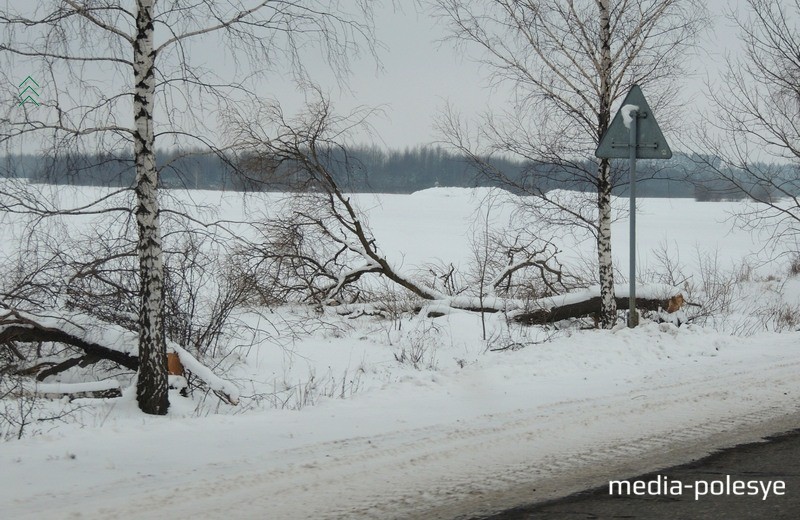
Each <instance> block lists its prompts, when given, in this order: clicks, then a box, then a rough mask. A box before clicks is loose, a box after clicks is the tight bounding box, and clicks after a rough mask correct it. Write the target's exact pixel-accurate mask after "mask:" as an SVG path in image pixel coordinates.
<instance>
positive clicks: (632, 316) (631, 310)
mask: <svg viewBox="0 0 800 520" xmlns="http://www.w3.org/2000/svg"><path fill="white" fill-rule="evenodd" d="M629 114H630V116H631V135H630V141H629V147H630V150H629V151H630V161H631V164H630V170H631V205H630V213H631V214H630V221H631V230H630V235H631V236H630V238H631V244H630V248H631V251H630V255H631V260H630V267H631V271H630V276H629V283H630V293H629V297H630V300H629V304H628V327H630V328H633V327H636V326H637V325H638V324H639V314H638V313H637V312H636V148H637V146H638V144H639V143H638V141H637V133H636V126H637V122H638V121H637V120H638V119H639V111H638V110H631V111H630V112H629Z"/></svg>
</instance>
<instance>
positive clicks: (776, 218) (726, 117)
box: [697, 0, 800, 252]
mask: <svg viewBox="0 0 800 520" xmlns="http://www.w3.org/2000/svg"><path fill="white" fill-rule="evenodd" d="M744 7H745V8H744V9H742V11H740V12H739V13H737V15H736V16H733V22H734V23H735V25H736V26H737V27H738V30H739V37H740V39H741V42H742V50H741V52H740V53H739V54H738V55H736V56H733V57H728V58H727V59H726V71H725V73H724V75H723V76H722V78H721V81H720V82H719V84H718V85H717V86H716V87H715V88H712V92H711V95H712V99H713V102H714V105H715V110H713V111H712V112H711V113H710V114H709V117H708V118H707V120H706V121H705V128H704V132H703V134H702V135H701V139H700V144H701V147H702V148H703V150H702V151H703V152H705V153H706V154H708V153H710V154H711V157H713V158H714V159H711V158H709V159H708V160H706V161H705V162H704V165H703V166H705V169H706V171H711V172H712V173H713V174H714V175H713V176H714V177H716V178H717V179H722V180H723V181H725V182H726V183H727V184H728V185H730V186H731V187H733V188H735V189H737V190H739V191H741V192H744V193H745V194H747V196H748V197H749V198H750V200H751V201H753V202H755V205H754V206H752V207H750V208H749V209H747V210H745V211H744V212H742V213H741V214H740V215H739V216H740V217H741V223H743V224H744V225H747V226H751V227H752V228H753V229H757V230H760V231H766V232H767V233H768V239H769V240H770V241H772V242H773V243H774V244H775V245H777V243H778V242H780V243H781V249H784V250H785V246H786V245H787V244H791V245H790V247H793V248H794V250H795V252H798V251H800V244H798V242H799V241H800V0H791V1H785V2H772V1H767V0H746V2H745V6H744ZM697 157H698V158H701V159H702V158H703V157H708V156H707V155H698V156H697ZM715 159H716V160H715Z"/></svg>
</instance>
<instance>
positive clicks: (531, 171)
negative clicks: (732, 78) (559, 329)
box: [431, 0, 704, 328]
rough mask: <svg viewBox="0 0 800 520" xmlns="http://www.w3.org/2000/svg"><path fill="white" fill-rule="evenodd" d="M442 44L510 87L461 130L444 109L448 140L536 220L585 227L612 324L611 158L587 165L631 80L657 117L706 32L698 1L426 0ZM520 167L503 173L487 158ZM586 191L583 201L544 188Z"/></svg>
mask: <svg viewBox="0 0 800 520" xmlns="http://www.w3.org/2000/svg"><path fill="white" fill-rule="evenodd" d="M431 2H432V4H433V6H434V9H435V12H436V14H437V15H438V16H439V17H441V18H442V19H444V20H445V21H447V22H448V25H449V38H450V39H452V40H453V41H454V42H455V43H456V45H457V46H459V47H463V48H464V49H465V51H466V52H469V53H470V55H472V56H475V59H476V61H478V62H479V63H480V64H481V65H482V67H483V69H484V70H485V71H487V72H488V74H489V76H490V78H491V79H490V83H491V85H492V86H499V85H503V84H505V85H510V86H511V87H512V92H513V94H512V99H511V100H510V108H509V109H508V110H506V111H503V112H495V113H486V114H484V115H483V117H482V118H481V120H480V122H479V125H478V126H479V130H478V131H477V132H474V133H470V131H469V129H468V126H467V125H465V123H464V122H463V121H462V120H461V118H460V117H459V115H458V114H456V113H454V112H453V111H451V110H448V111H447V112H446V113H445V114H444V116H443V117H442V118H441V121H440V123H439V126H440V130H441V132H442V133H443V134H444V135H445V138H446V140H447V141H449V142H450V143H451V144H452V145H454V146H455V147H456V148H457V149H459V150H460V151H462V152H464V153H466V154H467V155H468V156H469V157H471V158H472V159H473V162H474V163H475V164H477V165H478V167H479V168H480V170H481V171H482V172H483V173H484V174H486V175H488V176H490V177H492V178H493V179H494V180H495V181H496V182H499V183H500V184H502V185H505V186H507V187H509V188H510V189H512V190H513V191H515V192H518V193H524V194H527V195H533V196H534V202H533V203H532V204H531V205H530V206H529V207H528V208H527V209H528V210H530V211H532V213H533V216H534V217H535V218H537V219H539V220H541V221H547V222H550V223H558V224H565V223H566V224H574V225H578V226H580V227H582V228H583V229H585V230H588V231H589V232H590V233H591V234H592V235H593V237H594V239H595V241H596V246H597V265H598V281H599V283H600V288H601V296H602V306H601V312H600V316H599V323H600V325H601V326H602V327H604V328H610V327H612V326H613V325H614V323H615V321H616V315H617V313H616V304H615V299H614V298H615V295H614V267H613V263H612V254H611V222H612V207H611V200H612V199H611V192H612V189H613V188H614V186H616V185H619V184H620V183H621V182H623V181H622V176H621V172H620V171H619V170H618V169H614V168H613V167H612V166H613V165H612V163H611V161H609V160H608V159H601V160H599V161H595V160H593V159H592V157H593V155H594V154H593V152H594V149H595V148H596V146H597V143H598V142H599V139H600V137H601V136H602V135H603V134H604V133H605V131H606V130H607V129H608V126H609V124H610V122H611V116H612V106H613V104H614V102H615V101H618V100H619V99H620V98H621V97H622V96H624V95H625V93H626V92H627V91H628V89H629V88H630V86H631V85H632V84H634V83H637V84H639V85H641V86H643V87H644V88H645V90H646V91H647V95H648V99H649V100H650V101H651V103H650V104H651V106H653V107H654V110H656V111H657V112H658V113H659V122H661V121H662V120H665V119H667V114H666V113H665V108H666V107H667V105H668V102H669V101H670V100H671V99H672V98H673V97H674V96H675V91H676V83H675V81H674V80H675V79H676V78H678V77H680V75H681V74H682V73H683V72H684V71H685V68H684V67H683V64H684V62H683V61H682V57H683V53H684V52H685V51H686V50H687V48H688V47H689V46H690V45H691V44H692V43H693V39H694V38H695V37H696V36H697V35H698V34H699V32H700V31H701V29H702V28H703V26H704V7H703V5H702V3H701V2H699V1H696V0H569V1H565V0H489V1H487V0H431ZM495 154H500V155H504V156H508V155H511V156H515V157H518V158H522V159H524V160H526V161H527V163H528V164H529V165H530V167H529V168H528V171H527V172H525V174H524V175H522V176H513V177H512V176H510V175H508V174H506V173H504V172H501V171H498V170H497V169H496V168H493V167H492V166H491V164H490V162H489V161H487V160H486V158H487V157H491V156H492V155H495ZM587 184H588V185H591V186H593V188H594V195H593V198H592V199H587V197H585V196H584V195H583V194H580V193H577V192H571V193H570V192H564V191H552V188H553V187H560V188H566V189H570V188H573V189H574V188H576V187H582V186H586V185H587Z"/></svg>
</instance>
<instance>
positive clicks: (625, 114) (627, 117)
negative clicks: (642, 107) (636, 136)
mask: <svg viewBox="0 0 800 520" xmlns="http://www.w3.org/2000/svg"><path fill="white" fill-rule="evenodd" d="M638 110H639V105H625V106H624V107H622V108H620V109H619V111H620V113H621V114H622V122H623V123H624V124H625V128H630V127H631V121H633V113H634V112H637V111H638Z"/></svg>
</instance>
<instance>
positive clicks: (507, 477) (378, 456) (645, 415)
mask: <svg viewBox="0 0 800 520" xmlns="http://www.w3.org/2000/svg"><path fill="white" fill-rule="evenodd" d="M799 368H800V362H797V363H780V364H775V365H770V366H767V367H755V368H751V369H750V370H742V371H738V372H735V373H729V374H726V375H723V376H720V377H717V378H716V380H715V382H716V389H715V390H713V391H709V390H708V381H707V377H699V378H695V379H694V380H689V381H686V380H682V381H677V382H672V383H662V384H656V385H654V386H652V387H650V388H648V389H647V391H646V392H645V393H644V394H645V397H644V398H642V397H641V396H642V394H643V391H642V390H641V389H636V390H633V391H625V392H620V393H616V394H612V395H605V396H598V397H594V398H582V399H575V400H564V401H560V402H557V403H553V404H548V405H542V406H537V407H532V408H530V409H524V410H514V411H510V412H504V413H497V414H486V415H481V416H477V417H472V418H469V419H468V420H464V421H460V422H458V423H455V424H454V423H450V424H442V425H435V426H429V427H425V428H418V429H412V430H406V431H398V432H392V433H387V434H384V435H377V436H371V437H355V438H350V439H345V440H338V441H331V442H325V443H318V444H313V445H309V446H304V447H300V448H294V449H290V450H282V451H276V452H271V453H269V454H268V458H266V457H265V458H262V459H261V460H249V461H248V463H249V464H248V467H250V468H253V467H254V466H259V465H261V464H263V468H262V469H257V470H253V469H251V470H249V471H241V470H237V469H236V461H233V462H232V464H231V465H230V466H228V467H227V468H216V469H215V468H212V467H206V468H201V469H200V470H198V471H197V472H196V474H197V475H203V477H201V479H200V480H196V481H195V480H192V479H179V481H180V484H178V485H177V486H176V485H174V484H173V485H171V486H170V485H168V483H167V482H164V481H163V480H164V479H155V482H153V481H148V479H139V481H138V482H135V483H131V485H129V487H131V488H133V489H134V490H135V493H134V496H133V497H123V499H122V503H120V496H119V493H115V492H114V490H110V491H109V493H110V495H111V496H110V498H109V499H108V500H107V501H106V502H105V503H102V504H95V507H96V509H95V511H94V512H92V511H87V510H86V507H87V505H89V506H91V504H83V505H81V506H80V507H75V508H72V509H71V510H70V509H69V508H67V511H70V512H71V513H74V514H77V515H80V516H77V518H125V519H128V518H152V517H153V516H158V517H165V516H171V515H173V514H174V515H178V514H180V515H188V516H192V517H194V518H220V517H232V518H233V517H236V518H275V519H280V518H287V519H288V518H301V517H308V518H376V519H387V518H453V517H455V516H458V515H467V514H470V513H475V512H480V511H486V512H490V511H492V510H495V509H497V508H500V507H508V506H509V505H516V504H515V501H516V503H520V502H519V501H526V502H531V501H533V500H535V499H537V498H552V497H553V496H555V495H554V494H558V493H562V494H565V492H568V491H569V490H574V489H573V488H575V487H576V486H578V488H582V487H586V484H587V483H591V482H595V481H600V480H599V479H600V475H601V474H602V475H606V476H608V475H610V476H613V477H614V478H619V477H620V476H621V475H619V474H614V473H608V472H610V471H629V474H630V475H632V474H635V473H637V472H638V470H637V469H635V468H638V469H653V468H651V466H652V464H656V463H657V460H659V459H660V458H661V459H663V458H664V456H666V455H669V456H673V454H674V453H677V452H680V451H681V450H685V449H686V448H687V447H690V446H696V447H697V446H698V439H699V440H704V441H706V443H705V444H704V445H703V446H705V447H703V446H700V447H699V448H698V449H699V450H700V452H704V451H708V449H710V448H711V447H712V444H709V443H708V442H707V441H708V440H709V439H711V438H714V437H716V439H712V440H713V441H714V442H716V443H723V444H724V443H725V442H728V441H727V440H726V439H727V438H728V437H730V438H734V437H736V434H737V433H736V432H737V431H739V430H742V429H743V428H746V427H747V426H748V425H753V424H759V423H763V422H765V421H769V420H772V419H775V418H778V417H781V416H785V415H787V414H790V413H794V412H797V405H796V404H795V398H794V396H789V397H785V398H783V399H782V400H780V399H778V401H779V402H776V401H775V398H776V397H779V396H781V395H783V391H784V390H785V391H787V392H791V391H792V390H796V389H798V387H800V385H799V383H800V370H798V369H799ZM648 377H649V376H648ZM736 386H742V387H745V388H747V389H748V391H749V395H748V399H747V400H741V399H737V398H736V397H737V396H736V392H735V390H733V389H732V388H735V387H736ZM769 402H775V404H774V405H771V406H764V404H765V403H769ZM676 411H677V412H681V413H676ZM665 415H666V416H670V417H675V416H679V417H681V421H680V422H681V423H680V424H675V423H671V424H662V423H661V422H660V418H661V417H663V416H665ZM576 422H577V423H579V424H578V426H579V427H576ZM643 425H644V426H643ZM642 432H644V433H642ZM726 432H727V433H729V434H730V435H728V437H725V436H722V434H725V433H726ZM718 447H721V446H718ZM699 454H700V453H698V455H697V456H699ZM632 460H633V461H634V463H633V464H632V463H631V461H632ZM673 462H674V460H673ZM664 465H666V464H664ZM231 470H233V473H232V474H231ZM603 478H606V477H605V476H604V477H603ZM151 480H152V479H151ZM167 489H168V490H167ZM534 489H535V491H534ZM102 492H103V490H95V492H94V493H91V494H92V495H93V496H97V495H98V494H101V493H102ZM137 495H138V497H137ZM144 496H147V499H146V500H145V499H144ZM54 510H55V509H54ZM62 511H63V510H62Z"/></svg>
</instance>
